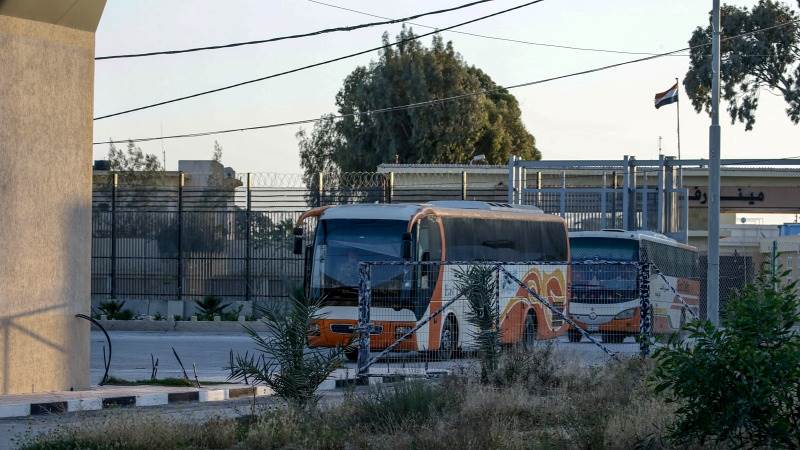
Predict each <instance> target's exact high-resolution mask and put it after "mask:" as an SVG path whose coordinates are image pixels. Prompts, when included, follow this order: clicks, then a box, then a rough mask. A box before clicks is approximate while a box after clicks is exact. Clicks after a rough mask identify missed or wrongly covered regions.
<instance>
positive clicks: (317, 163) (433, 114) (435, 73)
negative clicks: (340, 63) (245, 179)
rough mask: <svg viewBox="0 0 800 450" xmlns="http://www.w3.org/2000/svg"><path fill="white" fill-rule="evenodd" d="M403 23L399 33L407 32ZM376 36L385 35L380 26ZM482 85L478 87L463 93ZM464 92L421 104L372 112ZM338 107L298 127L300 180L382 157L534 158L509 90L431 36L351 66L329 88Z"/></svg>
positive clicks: (369, 166)
mask: <svg viewBox="0 0 800 450" xmlns="http://www.w3.org/2000/svg"><path fill="white" fill-rule="evenodd" d="M413 36H414V33H413V31H412V30H411V29H406V28H404V29H403V30H402V31H401V32H400V34H399V35H398V36H397V40H398V41H402V40H407V39H409V38H412V37H413ZM383 43H384V44H385V45H386V44H388V43H389V37H388V35H387V34H384V36H383ZM482 90H485V91H487V92H486V93H483V94H478V95H465V94H469V93H474V92H480V91H482ZM459 95H464V96H463V97H461V98H459V99H458V100H453V101H447V102H440V103H435V104H433V105H426V106H424V107H418V108H409V109H403V110H395V111H391V112H372V113H368V114H365V112H366V111H376V110H381V109H384V108H391V107H394V106H400V105H407V104H414V103H418V102H425V101H429V100H433V99H442V98H446V97H453V96H459ZM336 105H337V108H338V112H339V115H343V116H344V117H343V118H341V119H335V118H334V117H333V116H330V115H329V116H323V117H322V118H321V120H320V121H318V122H317V123H316V124H315V125H314V128H313V130H312V131H311V133H308V132H306V131H305V130H301V131H300V132H298V133H297V138H298V140H299V147H300V161H301V165H302V166H303V169H304V172H305V175H306V181H307V182H308V181H310V180H312V178H313V176H315V175H316V174H317V173H319V172H322V173H323V174H335V173H339V172H353V171H374V170H375V168H376V166H377V165H379V164H381V163H389V162H396V161H399V162H401V163H467V162H469V161H470V160H471V159H472V158H473V157H474V156H476V155H479V154H483V155H485V156H486V159H487V160H488V162H489V163H491V164H503V163H505V162H506V161H507V159H508V157H509V155H510V154H516V155H519V156H521V157H523V158H526V159H539V158H541V155H540V153H539V150H538V149H537V148H536V141H535V139H534V137H533V136H532V135H531V134H530V133H528V131H527V130H526V129H525V126H524V125H523V124H522V121H521V119H520V109H519V104H518V103H517V100H516V98H514V96H513V95H511V94H510V93H509V92H508V91H506V90H505V89H502V88H499V87H498V86H497V85H496V84H495V83H494V82H493V81H492V79H491V78H490V77H489V76H488V75H487V74H486V73H484V72H483V71H482V70H480V69H478V68H476V67H474V66H470V65H468V64H467V63H466V62H465V61H464V59H463V58H462V57H461V56H460V55H459V54H458V53H457V52H456V51H455V50H454V49H453V45H452V43H451V42H448V43H446V44H445V43H444V41H443V40H442V38H441V37H440V36H434V38H433V42H432V44H431V47H430V48H426V47H425V46H424V45H423V44H422V43H420V42H419V41H416V40H414V41H407V42H403V43H402V44H400V45H398V46H397V47H396V48H392V47H389V48H385V49H383V50H382V51H381V54H380V57H379V58H378V61H373V62H372V63H370V64H369V65H368V66H366V67H364V66H359V67H357V68H356V69H355V70H354V71H353V72H352V73H350V75H348V76H347V78H346V79H345V81H344V85H343V86H342V88H341V90H340V91H339V93H338V94H337V95H336Z"/></svg>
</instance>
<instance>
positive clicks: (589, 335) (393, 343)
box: [312, 261, 652, 375]
mask: <svg viewBox="0 0 800 450" xmlns="http://www.w3.org/2000/svg"><path fill="white" fill-rule="evenodd" d="M649 270H650V269H649V266H648V265H647V264H646V263H645V264H640V263H638V262H609V261H585V262H571V263H568V262H563V263H554V262H535V261H534V262H515V263H508V262H484V261H472V262H443V263H423V262H416V263H412V262H409V263H402V262H400V263H398V262H366V263H361V265H360V277H361V278H360V280H361V281H360V287H359V299H358V318H357V321H356V317H355V311H354V309H353V308H352V307H346V306H338V307H337V306H328V307H326V308H325V310H324V312H325V318H324V320H322V321H321V322H322V323H321V324H320V327H319V337H318V338H316V339H312V344H316V345H317V346H324V345H326V343H327V344H328V345H332V344H333V343H334V342H341V341H340V340H337V337H338V336H337V334H340V335H347V334H348V333H353V332H354V331H355V332H356V334H357V336H358V339H357V341H356V344H355V345H356V346H357V348H358V371H359V373H360V374H361V375H368V374H370V373H371V374H375V373H383V372H385V371H389V372H423V373H427V372H430V371H431V370H448V371H452V370H457V368H458V367H460V366H464V365H466V366H470V365H475V364H476V360H480V359H481V358H482V353H485V352H486V348H485V345H486V344H485V343H486V339H487V336H488V338H489V339H490V340H491V342H494V343H495V344H496V345H497V346H498V348H500V349H501V351H523V352H526V351H534V350H535V349H536V347H537V346H539V345H541V343H542V342H551V345H555V346H557V349H558V350H559V351H564V352H572V353H576V355H575V357H577V358H579V359H581V360H582V361H584V362H586V363H589V364H591V363H599V362H603V361H605V360H607V359H608V358H618V357H619V356H620V355H625V354H629V355H635V354H642V353H644V354H647V353H649V343H650V341H651V340H650V339H649V336H650V335H651V328H650V324H651V311H652V310H651V307H650V296H649V283H650V277H647V276H643V274H645V273H649V272H648V271H649ZM571 279H572V280H573V281H572V282H570V280H571ZM570 290H571V291H572V298H571V299H570V295H569V291H570ZM353 325H355V327H354V326H353ZM581 342H582V344H581ZM491 345H494V344H491ZM351 356H353V355H352V354H351Z"/></svg>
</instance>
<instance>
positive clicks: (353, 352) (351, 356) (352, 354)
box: [344, 347, 358, 362]
mask: <svg viewBox="0 0 800 450" xmlns="http://www.w3.org/2000/svg"><path fill="white" fill-rule="evenodd" d="M344 356H345V358H347V360H348V361H350V362H356V361H358V347H347V348H346V349H345V350H344Z"/></svg>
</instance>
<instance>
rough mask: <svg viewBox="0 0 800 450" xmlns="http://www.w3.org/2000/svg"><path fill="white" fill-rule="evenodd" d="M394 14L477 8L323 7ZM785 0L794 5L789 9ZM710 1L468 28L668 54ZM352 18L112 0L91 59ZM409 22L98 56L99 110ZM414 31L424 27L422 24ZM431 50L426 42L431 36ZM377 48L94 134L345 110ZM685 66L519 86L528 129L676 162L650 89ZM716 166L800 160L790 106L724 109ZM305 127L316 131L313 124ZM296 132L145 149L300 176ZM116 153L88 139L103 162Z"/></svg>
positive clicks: (561, 150) (523, 71)
mask: <svg viewBox="0 0 800 450" xmlns="http://www.w3.org/2000/svg"><path fill="white" fill-rule="evenodd" d="M326 2H327V3H333V4H337V5H340V6H344V7H348V8H351V9H357V10H361V11H365V12H369V13H372V14H377V15H380V16H386V17H392V18H397V17H405V16H409V15H413V14H417V13H420V12H426V11H430V10H435V9H441V8H446V7H453V6H456V5H459V4H463V3H467V2H468V0H437V1H435V2H434V1H430V0H428V1H423V0H404V1H388V0H380V1H377V0H371V1H370V0H329V1H328V0H326ZM525 2H526V1H525V0H495V1H492V2H488V3H484V4H480V5H477V6H473V7H470V8H467V9H463V10H460V11H456V12H451V13H445V14H441V15H436V16H430V17H423V18H420V19H417V20H416V22H419V23H421V24H425V25H429V26H437V27H446V26H449V25H452V24H455V23H458V22H463V21H466V20H469V19H472V18H476V17H480V16H482V15H486V14H489V13H491V12H495V11H499V10H502V9H506V8H509V7H512V6H516V5H519V4H522V3H525ZM726 3H728V4H735V5H739V6H750V5H753V4H755V3H757V1H755V0H753V1H745V0H729V1H727V2H726ZM791 4H792V5H793V6H794V7H795V8H796V6H797V4H796V2H794V1H792V2H791ZM710 8H711V0H648V1H641V0H606V1H597V0H545V1H543V2H541V3H539V4H535V5H532V6H528V7H526V8H523V9H520V10H516V11H513V12H511V13H507V14H504V15H501V16H497V17H493V18H490V19H487V20H484V21H481V22H478V23H474V24H470V25H466V26H464V27H463V28H459V29H460V30H462V31H468V32H472V33H479V34H486V35H492V36H498V37H504V38H511V39H520V40H526V41H536V42H546V43H554V44H561V45H573V46H583V47H595V48H607V49H615V50H625V51H641V52H664V51H670V50H674V49H678V48H682V47H686V46H687V41H688V39H689V37H690V35H691V32H692V30H693V29H694V28H696V27H697V26H700V25H702V26H705V25H706V24H707V23H708V11H709V10H710ZM376 20H379V19H374V18H369V17H366V16H362V15H359V14H356V13H353V12H348V11H343V10H339V9H334V8H331V7H328V6H323V5H319V4H315V3H312V2H309V1H307V0H226V1H224V2H222V1H218V0H217V1H211V0H168V1H165V0H137V1H130V0H108V3H107V6H106V8H105V11H104V13H103V17H102V19H101V21H100V25H99V28H98V30H97V34H96V55H97V56H102V55H109V54H120V53H130V52H143V51H156V50H168V49H176V48H185V47H196V46H205V45H215V44H224V43H230V42H236V41H247V40H255V39H264V38H269V37H275V36H281V35H286V34H295V33H301V32H309V31H315V30H318V29H322V28H329V27H336V26H345V25H354V24H360V23H366V22H373V21H376ZM400 27H401V25H400V24H398V25H389V26H380V27H374V28H368V29H362V30H357V31H351V32H339V33H332V34H326V35H323V36H316V37H309V38H302V39H295V40H289V41H282V42H276V43H268V44H262V45H253V46H244V47H238V48H233V49H223V50H216V51H208V52H198V53H191V54H184V55H167V56H153V57H148V58H134V59H121V60H108V61H97V62H96V65H95V95H94V112H95V116H98V115H104V114H108V113H113V112H117V111H120V110H124V109H129V108H132V107H137V106H141V105H143V104H149V103H154V102H156V101H161V100H165V99H169V98H173V97H178V96H182V95H188V94H192V93H194V92H197V91H202V90H207V89H213V88H215V87H219V86H222V85H226V84H232V83H236V82H239V81H243V80H248V79H252V78H257V77H260V76H264V75H268V74H271V73H275V72H281V71H284V70H287V69H291V68H294V67H298V66H303V65H307V64H310V63H314V62H317V61H322V60H325V59H330V58H334V57H337V56H341V55H344V54H348V53H354V52H357V51H360V50H365V49H368V48H372V47H377V46H379V45H380V37H381V34H382V33H384V32H388V33H389V34H390V35H392V36H394V35H396V34H397V32H398V31H399V29H400ZM415 30H416V31H418V33H419V34H421V33H423V32H426V31H428V30H425V29H418V28H415ZM443 37H444V38H445V40H451V41H452V42H453V45H454V47H455V49H456V50H457V51H458V52H459V53H461V55H462V56H463V58H464V59H465V61H466V62H467V63H469V64H471V65H475V66H477V67H480V68H481V69H483V70H484V71H485V72H486V73H487V74H489V75H490V76H491V77H492V79H493V80H494V81H495V82H496V83H498V84H500V85H511V84H517V83H523V82H527V81H533V80H537V79H542V78H548V77H552V76H557V75H560V74H565V73H570V72H575V71H581V70H585V69H588V68H592V67H597V66H603V65H607V64H613V63H617V62H621V61H625V60H628V59H634V58H636V57H635V56H630V55H618V54H607V53H591V52H583V51H572V50H565V49H555V48H547V47H540V46H532V45H527V44H519V43H511V42H503V41H497V40H488V39H483V38H479V37H473V36H466V35H459V34H454V33H450V32H443ZM423 42H425V44H426V45H428V44H430V37H428V38H423ZM376 58H377V53H372V54H368V55H362V56H359V57H355V58H351V59H347V60H343V61H339V62H336V63H332V64H328V65H325V66H322V67H317V68H313V69H309V70H305V71H302V72H299V73H295V74H291V75H287V76H284V77H280V78H275V79H271V80H267V81H264V82H260V83H257V84H251V85H248V86H244V87H240V88H236V89H232V90H228V91H224V92H219V93H215V94H211V95H206V96H203V97H200V98H195V99H190V100H187V101H183V102H178V103H173V104H170V105H165V106H161V107H157V108H153V109H149V110H145V111H140V112H135V113H131V114H127V115H123V116H119V117H113V118H108V119H103V120H98V121H95V122H94V140H95V141H102V140H107V139H109V138H113V139H118V140H119V139H129V138H141V137H154V136H155V137H157V136H162V135H170V134H181V133H191V132H196V131H206V130H217V129H227V128H240V127H248V126H255V125H263V124H270V123H277V122H286V121H294V120H303V119H312V118H317V117H319V116H320V115H322V114H326V113H332V112H336V109H335V104H334V97H335V95H336V93H337V91H338V90H339V89H340V87H341V85H342V82H343V80H344V78H345V77H346V76H347V75H348V74H349V73H350V72H351V71H352V70H353V69H354V68H355V67H356V66H358V65H365V64H368V63H369V62H370V60H374V59H376ZM688 60H689V59H688V57H678V56H673V57H665V58H659V59H656V60H652V61H648V62H643V63H638V64H633V65H628V66H624V67H620V68H616V69H611V70H607V71H603V72H599V73H594V74H589V75H585V76H580V77H574V78H569V79H564V80H559V81H554V82H550V83H546V84H541V85H536V86H530V87H523V88H519V89H515V90H513V91H512V93H513V94H514V95H515V96H516V98H517V99H518V100H519V103H520V108H521V110H522V120H523V122H524V123H525V126H526V127H527V129H528V131H530V132H531V133H532V134H533V135H534V136H535V138H536V141H537V146H538V147H539V149H540V150H541V151H542V154H543V158H544V159H621V158H622V157H623V155H632V156H635V157H637V158H639V159H654V158H657V157H658V141H659V139H658V138H659V136H661V137H662V138H663V139H662V148H663V153H664V154H667V155H675V154H677V150H676V143H677V139H676V116H675V113H676V109H675V105H669V106H666V107H663V108H661V109H658V110H656V109H654V107H653V96H654V94H655V93H657V92H661V91H664V90H666V89H668V88H669V87H670V86H672V84H673V83H674V79H675V77H683V75H684V74H685V73H686V70H687V69H688ZM679 105H680V113H681V148H682V157H683V158H707V157H708V126H709V124H710V119H709V116H708V115H707V114H706V113H695V111H694V110H693V108H692V106H691V103H690V102H689V100H688V98H686V97H682V98H681V102H680V103H679ZM721 123H722V125H723V127H722V157H723V158H778V157H794V156H800V147H798V146H797V142H798V138H800V126H798V125H794V124H792V123H791V122H790V121H789V119H788V118H787V117H786V115H785V112H784V104H783V101H782V99H780V98H778V97H775V96H773V95H771V94H770V93H769V92H762V94H761V97H760V104H759V109H758V112H757V114H756V124H755V128H754V130H752V131H747V132H746V131H745V129H744V125H742V124H739V123H736V124H733V125H731V123H730V119H729V117H728V116H727V112H726V111H725V110H724V105H723V107H722V109H721ZM304 127H305V128H306V129H310V128H311V125H305V126H304ZM299 129H300V127H299V126H296V125H295V126H287V127H282V128H273V129H268V130H260V131H250V132H238V133H232V134H224V135H219V136H207V137H199V138H189V139H174V140H164V141H153V142H147V143H141V144H139V145H140V147H141V148H142V149H143V150H144V151H145V152H148V153H155V154H157V155H158V156H159V157H161V155H162V151H164V152H165V153H166V167H167V169H168V170H175V169H177V161H178V160H179V159H210V158H211V154H212V151H213V147H214V141H215V140H217V141H219V143H220V144H221V145H222V147H223V163H224V164H225V165H227V166H231V167H233V168H234V169H235V170H236V171H237V172H278V173H296V172H299V171H300V165H299V157H298V148H297V139H296V138H295V133H297V131H298V130H299ZM107 151H108V146H107V145H96V146H94V159H103V158H104V157H105V155H106V153H107Z"/></svg>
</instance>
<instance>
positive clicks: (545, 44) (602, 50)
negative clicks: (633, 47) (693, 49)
mask: <svg viewBox="0 0 800 450" xmlns="http://www.w3.org/2000/svg"><path fill="white" fill-rule="evenodd" d="M308 1H309V2H311V3H316V4H318V5H323V6H329V7H331V8H336V9H341V10H344V11H350V12H353V13H356V14H361V15H364V16H369V17H375V18H378V19H390V18H389V17H384V16H379V15H377V14H372V13H368V12H364V11H359V10H357V9H352V8H346V7H344V6H339V5H334V4H333V3H325V2H322V1H319V0H308ZM402 22H405V23H407V24H409V25H414V26H415V27H421V28H427V29H429V30H436V29H437V28H436V27H432V26H430V25H423V24H421V23H415V22H410V21H408V20H402ZM449 32H450V33H456V34H463V35H465V36H473V37H479V38H483V39H491V40H494V41H505V42H514V43H517V44H526V45H535V46H539V47H551V48H560V49H565V50H577V51H583V52H598V53H614V54H619V55H651V56H653V55H658V53H651V52H633V51H625V50H612V49H605V48H592V47H576V46H572V45H563V44H553V43H550V42H534V41H524V40H521V39H512V38H505V37H500V36H492V35H488V34H478V33H470V32H467V31H457V30H449ZM669 56H689V55H685V54H676V55H669Z"/></svg>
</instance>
